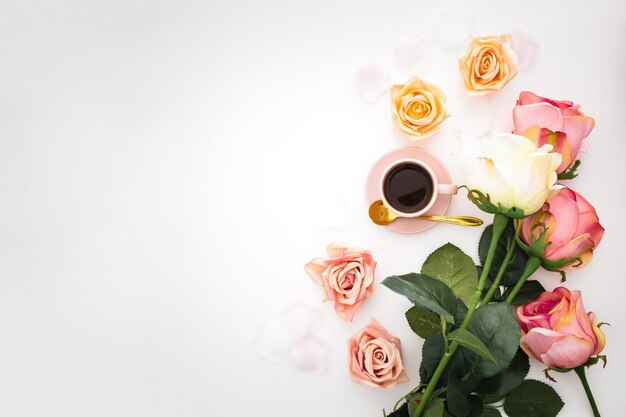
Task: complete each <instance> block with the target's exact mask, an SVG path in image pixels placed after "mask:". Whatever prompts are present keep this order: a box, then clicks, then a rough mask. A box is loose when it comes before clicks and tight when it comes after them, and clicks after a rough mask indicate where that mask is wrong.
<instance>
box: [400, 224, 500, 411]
mask: <svg viewBox="0 0 626 417" xmlns="http://www.w3.org/2000/svg"><path fill="white" fill-rule="evenodd" d="M508 221H509V218H508V217H506V216H505V215H504V214H501V213H496V214H495V215H494V217H493V232H492V235H491V242H490V243H489V251H488V252H487V259H486V260H485V265H483V271H482V273H481V274H480V280H479V281H478V287H476V292H475V293H474V297H473V298H472V302H471V304H470V306H469V308H468V309H467V314H466V315H465V318H464V319H463V323H461V328H462V329H463V330H465V329H467V326H468V325H469V323H470V321H471V320H472V316H473V315H474V311H476V306H477V305H478V301H479V300H480V296H481V295H482V293H483V289H484V288H485V282H486V281H487V276H488V275H489V268H491V263H492V262H493V256H494V254H495V253H496V248H497V247H498V240H500V236H502V233H503V232H504V229H505V228H506V224H507V222H508ZM458 346H459V344H458V343H457V342H456V341H453V342H452V343H451V344H450V348H449V349H448V351H447V352H445V353H444V355H443V357H442V358H441V361H440V362H439V365H437V369H435V373H434V374H433V376H432V378H431V379H430V381H429V382H428V385H427V386H426V390H425V391H424V395H422V399H421V401H420V403H419V405H418V406H417V409H416V410H415V412H414V413H413V416H412V417H420V416H421V415H422V413H423V412H424V410H425V409H426V405H427V404H428V400H429V399H430V396H431V395H432V393H433V391H434V390H435V386H437V383H438V382H439V379H440V378H441V375H442V374H443V371H444V370H445V369H446V366H447V365H448V362H450V359H451V358H452V355H454V352H455V351H456V349H457V347H458Z"/></svg>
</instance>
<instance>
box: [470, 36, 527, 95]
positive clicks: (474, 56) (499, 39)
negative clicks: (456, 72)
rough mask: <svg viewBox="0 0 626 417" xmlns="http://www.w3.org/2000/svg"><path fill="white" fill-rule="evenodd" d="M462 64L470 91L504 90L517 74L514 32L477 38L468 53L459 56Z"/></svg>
mask: <svg viewBox="0 0 626 417" xmlns="http://www.w3.org/2000/svg"><path fill="white" fill-rule="evenodd" d="M459 67H460V70H461V77H462V78H463V84H464V86H465V90H466V91H467V93H468V94H470V95H474V96H480V95H484V94H488V93H490V92H493V91H499V90H501V89H502V88H503V87H504V86H505V85H507V84H508V82H509V81H511V80H512V79H513V77H515V76H516V75H517V55H516V54H515V51H513V49H512V47H511V35H499V36H485V37H482V38H473V39H472V41H471V42H470V44H469V46H468V48H467V53H466V54H465V55H464V56H462V57H461V58H459Z"/></svg>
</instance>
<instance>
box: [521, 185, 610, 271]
mask: <svg viewBox="0 0 626 417" xmlns="http://www.w3.org/2000/svg"><path fill="white" fill-rule="evenodd" d="M518 234H519V237H520V239H521V241H522V243H523V244H524V245H522V247H524V249H525V250H526V251H527V252H529V253H532V254H533V255H535V256H537V257H539V258H541V259H542V263H543V266H544V267H546V268H547V269H550V270H558V271H562V270H568V269H574V268H580V267H582V266H584V265H586V264H587V263H589V261H590V260H591V258H592V256H593V251H594V249H595V248H596V247H597V246H598V245H599V244H600V240H602V235H603V234H604V228H603V227H602V226H601V225H600V222H599V220H598V215H597V213H596V210H595V209H594V208H593V206H592V205H591V204H589V202H588V201H587V200H585V199H584V198H583V196H581V195H580V194H578V193H576V192H575V191H573V190H571V189H569V188H567V187H564V188H562V189H561V190H560V191H558V193H557V194H555V195H554V196H552V197H550V198H548V200H547V201H546V203H545V204H544V205H543V207H542V208H541V209H540V210H539V211H537V212H536V213H534V214H533V215H531V216H529V217H527V218H525V219H523V220H521V221H520V223H519V225H518Z"/></svg>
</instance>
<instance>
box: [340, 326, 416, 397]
mask: <svg viewBox="0 0 626 417" xmlns="http://www.w3.org/2000/svg"><path fill="white" fill-rule="evenodd" d="M348 373H349V374H350V377H351V378H352V380H353V381H354V382H357V383H359V384H363V385H369V386H371V387H382V388H393V387H395V386H396V384H398V382H404V381H408V380H409V378H408V377H407V375H406V373H405V372H404V368H403V366H402V357H401V354H400V340H399V339H398V338H396V337H393V336H392V335H390V334H389V333H388V332H387V330H385V329H384V328H383V327H382V326H381V325H380V324H378V322H376V320H372V321H371V322H370V323H369V324H368V325H367V326H365V327H364V328H363V329H361V330H360V331H359V332H358V333H357V334H355V335H354V336H352V337H351V338H350V339H348Z"/></svg>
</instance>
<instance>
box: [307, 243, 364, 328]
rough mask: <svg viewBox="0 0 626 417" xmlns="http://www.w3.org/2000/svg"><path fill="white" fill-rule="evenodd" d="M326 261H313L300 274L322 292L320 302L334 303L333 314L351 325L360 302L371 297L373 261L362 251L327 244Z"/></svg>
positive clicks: (319, 259) (320, 259)
mask: <svg viewBox="0 0 626 417" xmlns="http://www.w3.org/2000/svg"><path fill="white" fill-rule="evenodd" d="M326 250H327V251H328V259H322V258H314V259H312V260H311V262H309V263H308V264H306V265H305V266H304V270H305V271H306V273H307V274H309V276H310V277H311V279H313V281H315V282H316V283H317V284H319V285H321V286H322V288H323V289H324V297H325V298H324V301H327V300H331V301H334V302H335V311H336V312H337V314H338V315H339V317H341V318H342V319H344V320H345V321H348V322H351V321H352V317H353V316H354V313H355V312H356V310H357V309H358V308H359V307H360V306H361V304H363V301H365V299H366V298H367V297H369V296H370V295H373V294H374V270H375V269H376V261H374V258H372V254H371V253H370V252H369V251H367V250H364V249H358V248H349V247H347V246H342V245H337V244H334V243H331V244H330V245H328V247H327V248H326Z"/></svg>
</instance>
